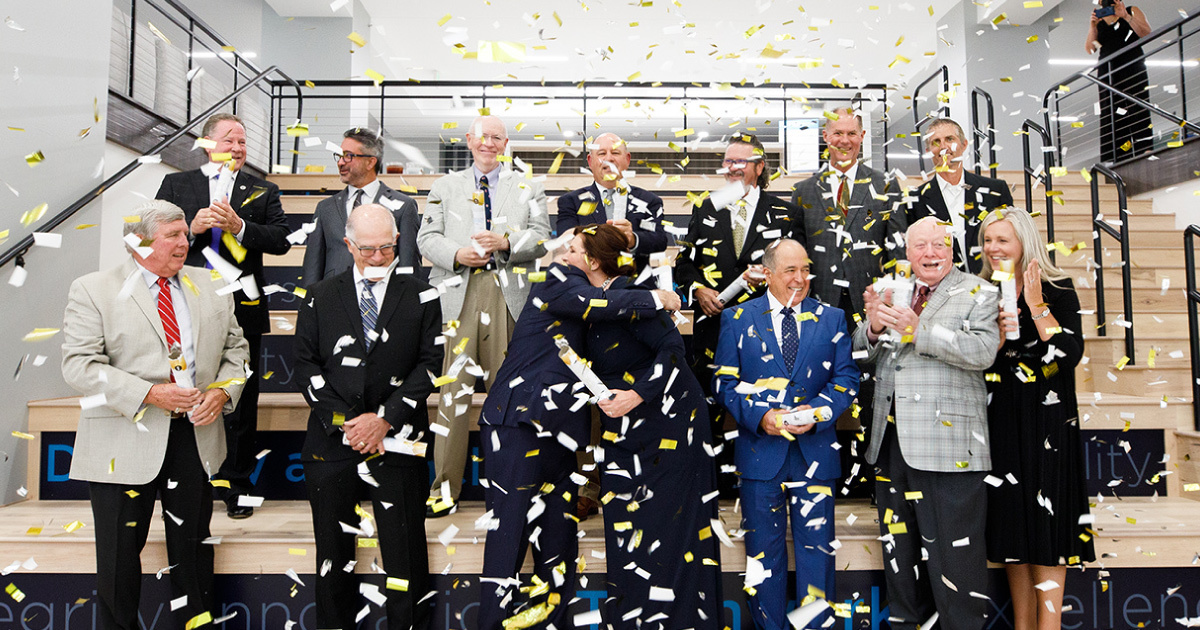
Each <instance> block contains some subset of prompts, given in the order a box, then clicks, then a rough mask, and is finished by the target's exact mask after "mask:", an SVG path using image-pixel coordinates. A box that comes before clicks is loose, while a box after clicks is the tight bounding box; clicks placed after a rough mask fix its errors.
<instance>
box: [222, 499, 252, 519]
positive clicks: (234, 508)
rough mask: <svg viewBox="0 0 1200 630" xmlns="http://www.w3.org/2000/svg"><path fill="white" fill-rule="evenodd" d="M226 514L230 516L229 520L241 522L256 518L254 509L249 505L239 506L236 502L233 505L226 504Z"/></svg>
mask: <svg viewBox="0 0 1200 630" xmlns="http://www.w3.org/2000/svg"><path fill="white" fill-rule="evenodd" d="M225 513H226V514H228V515H229V518H232V519H238V520H241V519H243V518H250V517H251V516H254V508H252V507H250V506H249V505H238V504H237V502H236V501H235V502H233V503H229V504H226V506H225Z"/></svg>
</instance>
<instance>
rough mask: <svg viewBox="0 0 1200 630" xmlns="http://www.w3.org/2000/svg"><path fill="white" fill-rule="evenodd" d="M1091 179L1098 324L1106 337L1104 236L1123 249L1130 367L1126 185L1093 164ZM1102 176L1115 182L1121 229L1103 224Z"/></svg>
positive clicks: (1131, 341) (1130, 292)
mask: <svg viewBox="0 0 1200 630" xmlns="http://www.w3.org/2000/svg"><path fill="white" fill-rule="evenodd" d="M1090 172H1091V176H1092V227H1093V228H1094V233H1095V236H1094V237H1093V238H1092V244H1093V250H1094V252H1095V256H1096V270H1097V273H1096V317H1097V318H1098V320H1099V329H1100V333H1099V334H1100V336H1102V337H1104V336H1107V326H1106V325H1105V323H1104V320H1105V310H1104V261H1103V247H1102V246H1101V242H1100V240H1101V238H1103V233H1107V234H1108V235H1109V236H1112V237H1113V238H1116V239H1118V240H1119V241H1120V247H1121V298H1122V299H1121V302H1122V306H1123V307H1124V309H1125V312H1124V314H1123V315H1122V317H1123V318H1124V320H1125V323H1126V324H1128V326H1126V327H1124V328H1125V356H1126V357H1129V363H1128V365H1134V364H1135V363H1136V362H1137V356H1136V352H1135V348H1134V338H1133V280H1132V275H1131V272H1130V269H1129V268H1130V258H1129V220H1128V219H1129V213H1128V211H1127V210H1126V209H1125V206H1126V203H1127V201H1126V199H1127V198H1126V196H1125V181H1124V180H1122V179H1121V176H1120V175H1118V174H1117V173H1116V172H1114V171H1113V170H1111V169H1109V168H1108V167H1107V166H1104V165H1102V164H1094V165H1093V166H1092V168H1091V171H1090ZM1101 174H1103V175H1104V176H1105V177H1108V178H1109V179H1110V180H1112V182H1113V184H1114V185H1115V186H1116V187H1117V204H1118V208H1119V210H1118V216H1119V217H1120V220H1121V228H1120V229H1119V230H1117V229H1114V228H1113V226H1111V225H1109V224H1108V223H1105V222H1104V221H1102V220H1100V180H1099V179H1098V177H1099V175H1101Z"/></svg>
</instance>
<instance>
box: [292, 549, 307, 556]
mask: <svg viewBox="0 0 1200 630" xmlns="http://www.w3.org/2000/svg"><path fill="white" fill-rule="evenodd" d="M288 555H291V556H307V555H308V550H307V549H301V548H300V547H288Z"/></svg>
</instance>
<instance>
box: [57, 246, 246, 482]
mask: <svg viewBox="0 0 1200 630" xmlns="http://www.w3.org/2000/svg"><path fill="white" fill-rule="evenodd" d="M133 274H136V275H134V277H133V279H132V280H130V281H129V282H130V289H131V290H129V291H127V293H128V297H123V296H121V295H120V294H121V291H122V288H123V287H124V286H125V284H126V281H127V279H129V278H130V276H131V275H133ZM180 276H181V278H183V277H186V278H187V279H189V280H190V281H191V282H190V284H191V285H192V286H194V287H195V288H196V290H195V291H194V292H193V291H192V290H191V289H190V288H189V286H188V284H189V283H188V282H184V283H183V293H184V296H185V298H186V299H187V305H188V310H189V312H190V314H191V322H192V324H191V326H192V342H193V345H194V348H195V354H196V358H195V361H196V386H197V387H199V388H200V389H201V390H203V389H205V388H206V387H207V386H208V385H209V384H210V383H219V382H222V381H226V380H228V379H231V378H242V377H245V371H244V368H243V366H244V364H245V363H246V361H247V360H248V359H249V349H248V345H247V344H246V340H245V339H244V338H243V337H242V329H241V327H240V326H238V323H237V320H236V319H235V318H234V314H233V297H232V296H231V295H224V296H219V295H217V294H216V293H215V292H216V290H217V289H219V288H221V287H222V286H224V282H222V281H220V280H219V279H218V280H217V281H214V280H213V279H212V275H211V273H210V272H209V270H207V269H201V268H198V267H188V266H185V267H184V268H183V270H182V271H180ZM63 337H64V339H63V348H62V352H63V362H62V371H63V378H64V379H65V380H66V382H67V384H69V385H70V386H71V387H74V388H75V389H76V390H78V391H79V392H80V393H81V394H83V395H84V396H91V395H95V394H104V396H105V400H106V404H104V405H102V406H99V407H94V408H92V409H86V410H83V412H82V413H81V414H80V417H79V429H78V431H77V432H76V434H75V453H74V455H73V457H72V459H71V478H72V479H78V480H82V481H99V482H105V483H119V484H128V485H137V484H144V483H149V482H150V481H152V480H153V479H154V477H155V476H157V475H158V472H159V470H160V469H161V468H162V463H163V457H164V455H165V454H166V452H167V437H168V434H169V432H170V423H171V419H170V416H169V414H167V413H166V412H165V411H163V410H162V409H159V408H158V407H154V406H152V405H143V404H142V401H143V400H144V399H145V398H146V394H147V393H148V392H149V391H150V387H151V386H152V385H154V384H156V383H167V382H169V381H170V376H169V374H170V363H169V361H168V359H167V342H166V335H165V334H164V333H163V328H162V320H161V319H160V318H159V315H158V304H157V302H156V300H155V298H154V296H153V295H151V292H150V290H149V288H147V287H146V284H145V282H144V281H143V280H142V276H141V272H140V269H139V267H138V266H137V264H136V263H134V261H133V259H132V258H130V259H128V260H126V261H125V263H123V264H122V265H120V266H118V267H114V268H112V269H107V270H104V271H97V272H95V273H90V274H87V275H85V276H83V277H81V278H78V279H77V280H75V282H73V283H71V292H70V296H69V298H68V301H67V310H66V312H65V313H64V314H63ZM225 389H226V390H227V391H228V392H229V395H230V396H232V399H231V400H230V401H229V402H228V403H226V405H225V409H224V411H225V413H229V412H231V411H233V407H234V406H235V405H236V404H237V401H238V399H239V398H240V397H241V395H242V384H231V385H227V386H226V387H225ZM143 406H145V408H146V409H145V413H144V414H143V415H142V416H141V418H140V419H139V420H138V421H137V422H135V421H134V417H135V416H136V415H137V413H138V412H139V411H141V409H142V407H143ZM196 447H197V449H198V450H199V452H200V459H201V462H202V463H203V464H204V468H205V470H206V471H208V473H209V474H210V475H212V474H214V473H216V471H217V469H218V468H220V466H221V462H222V461H223V460H224V459H225V429H224V427H223V423H222V422H220V421H219V420H218V421H217V422H212V423H210V424H207V425H205V426H199V427H196Z"/></svg>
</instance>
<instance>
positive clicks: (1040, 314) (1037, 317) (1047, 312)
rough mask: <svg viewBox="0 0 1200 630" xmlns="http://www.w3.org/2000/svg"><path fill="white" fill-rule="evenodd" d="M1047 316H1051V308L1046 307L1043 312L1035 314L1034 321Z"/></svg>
mask: <svg viewBox="0 0 1200 630" xmlns="http://www.w3.org/2000/svg"><path fill="white" fill-rule="evenodd" d="M1047 317H1050V309H1046V310H1044V311H1042V312H1041V313H1038V314H1037V315H1034V316H1033V321H1035V322H1036V321H1037V320H1039V319H1045V318H1047Z"/></svg>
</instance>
